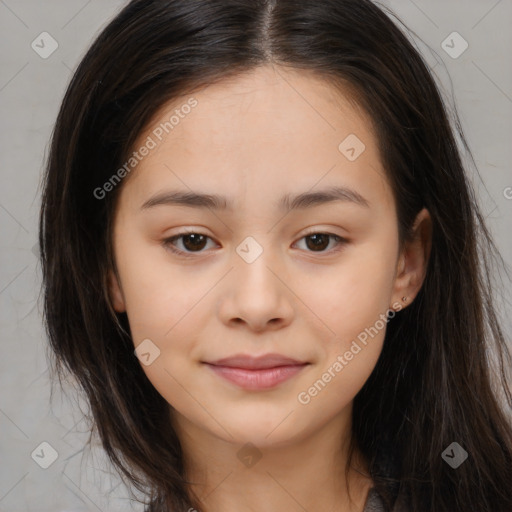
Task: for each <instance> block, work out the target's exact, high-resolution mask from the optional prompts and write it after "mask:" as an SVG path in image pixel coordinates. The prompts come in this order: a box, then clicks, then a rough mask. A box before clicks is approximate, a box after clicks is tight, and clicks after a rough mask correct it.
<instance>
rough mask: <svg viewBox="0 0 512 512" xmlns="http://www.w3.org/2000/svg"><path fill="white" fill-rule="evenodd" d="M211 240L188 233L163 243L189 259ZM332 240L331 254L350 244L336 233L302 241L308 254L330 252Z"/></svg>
mask: <svg viewBox="0 0 512 512" xmlns="http://www.w3.org/2000/svg"><path fill="white" fill-rule="evenodd" d="M208 239H210V240H211V238H210V237H209V236H207V235H204V234H202V233H196V232H194V231H186V232H183V233H178V234H177V235H174V236H172V237H170V238H166V239H165V240H163V241H162V244H163V246H164V247H165V248H167V249H169V250H170V251H172V252H174V253H176V254H179V255H182V256H185V257H189V256H190V255H191V254H192V253H201V252H204V251H203V249H204V248H205V246H206V242H207V240H208ZM330 239H334V240H335V247H336V248H335V249H332V251H331V252H337V251H339V250H341V249H342V247H343V246H344V245H346V244H347V243H348V240H346V239H345V238H342V237H340V236H338V235H335V234H334V233H322V232H316V231H314V232H311V233H308V234H307V235H305V236H303V237H302V238H301V239H300V241H302V240H306V247H307V249H306V250H307V252H322V253H323V252H330V251H326V250H325V249H326V248H327V247H328V246H329V243H330ZM180 240H181V241H182V244H183V247H184V249H180V248H177V247H176V245H175V242H176V241H180Z"/></svg>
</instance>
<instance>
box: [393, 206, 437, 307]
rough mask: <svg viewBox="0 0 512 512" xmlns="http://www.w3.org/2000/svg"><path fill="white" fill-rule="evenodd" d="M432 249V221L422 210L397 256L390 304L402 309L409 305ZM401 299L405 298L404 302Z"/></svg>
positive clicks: (424, 273)
mask: <svg viewBox="0 0 512 512" xmlns="http://www.w3.org/2000/svg"><path fill="white" fill-rule="evenodd" d="M431 248H432V219H431V217H430V213H429V212H428V210H427V209H426V208H423V209H422V210H421V211H420V212H419V213H418V215H417V216H416V219H415V221H414V224H413V237H412V240H410V241H409V242H406V243H405V246H404V248H403V250H402V252H401V254H400V255H399V258H398V264H397V270H396V277H395V284H394V287H393V295H392V301H393V302H392V303H393V304H394V303H395V302H398V303H399V304H402V306H403V307H405V306H407V305H408V304H410V303H411V302H412V301H413V300H414V298H415V297H416V295H417V294H418V292H419V291H420V289H421V286H422V284H423V281H424V280H425V276H426V273H427V265H428V260H429V257H430V251H431ZM402 297H407V301H406V302H404V301H403V300H402Z"/></svg>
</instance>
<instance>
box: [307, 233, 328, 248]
mask: <svg viewBox="0 0 512 512" xmlns="http://www.w3.org/2000/svg"><path fill="white" fill-rule="evenodd" d="M305 238H306V241H307V240H309V241H311V243H307V242H306V245H307V247H308V249H311V250H312V251H323V250H324V249H325V248H326V247H328V245H329V238H330V235H326V234H325V233H315V234H313V235H308V236H306V237H305Z"/></svg>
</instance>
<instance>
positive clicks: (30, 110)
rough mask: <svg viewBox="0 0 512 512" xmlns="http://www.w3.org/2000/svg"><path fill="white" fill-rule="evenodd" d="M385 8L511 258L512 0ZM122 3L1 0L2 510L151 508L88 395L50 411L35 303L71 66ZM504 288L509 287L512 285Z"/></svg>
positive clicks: (60, 399)
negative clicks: (50, 158)
mask: <svg viewBox="0 0 512 512" xmlns="http://www.w3.org/2000/svg"><path fill="white" fill-rule="evenodd" d="M382 3H383V4H384V5H387V6H389V7H391V8H392V9H393V10H394V11H395V12H396V13H397V14H398V15H399V16H400V17H401V18H402V20H403V21H404V22H405V23H406V24H407V25H408V26H409V28H410V29H411V30H412V31H414V32H415V33H416V34H417V36H418V38H419V39H415V41H416V44H417V45H418V47H419V49H420V50H421V51H422V53H423V54H424V55H425V57H426V59H427V61H428V63H429V65H430V66H431V68H432V69H433V70H434V73H435V74H436V75H437V77H438V80H439V82H440V84H441V86H442V88H443V90H444V91H445V94H446V95H447V98H448V101H449V102H450V103H452V104H453V103H454V102H455V105H456V106H457V108H458V111H459V115H460V118H461V121H462V125H463V128H464V131H465V133H466V136H467V139H468V142H469V144H470V146H471V148H472V151H473V154H474V157H475V160H476V164H477V168H478V172H479V174H478V173H477V171H476V170H475V169H473V168H471V167H470V168H469V170H468V173H469V175H470V176H471V179H472V181H473V183H474V186H475V189H476V190H477V192H478V196H479V200H480V202H481V205H482V209H483V212H484V214H485V216H486V218H487V221H488V225H489V227H490V228H491V231H492V233H493V234H494V236H495V239H496V242H497V245H498V248H499V249H500V250H501V252H502V254H503V256H504V257H505V259H506V261H507V263H508V264H509V265H510V264H511V263H512V250H511V249H512V236H511V227H512V223H511V219H512V188H509V187H512V172H511V161H512V158H511V147H512V144H511V142H512V136H511V135H512V123H511V119H512V116H511V113H512V70H511V66H510V55H511V49H512V44H511V43H512V31H511V30H510V27H511V26H512V2H511V0H500V1H497V0H466V1H462V0H461V1H455V0H451V1H446V0H437V1H431V0H430V1H427V0H414V1H413V0H392V1H384V2H382ZM124 4H125V2H124V1H120V0H101V1H100V0H89V1H87V0H66V1H64V0H51V1H44V2H41V1H37V0H0V28H1V37H2V39H3V41H2V45H1V50H0V51H1V63H2V67H1V77H0V104H1V108H2V116H1V119H0V123H1V125H2V127H1V133H2V136H1V139H0V144H1V148H0V158H1V173H2V186H1V192H0V225H1V229H2V238H1V251H0V258H1V265H0V269H1V270H0V301H1V313H0V314H1V316H0V329H1V349H2V357H1V358H0V372H1V373H0V390H1V391H0V393H1V395H0V432H1V437H0V511H8V512H14V511H41V512H43V511H52V512H55V511H59V512H63V511H67V512H70V511H86V510H91V511H98V510H102V511H106V510H109V511H114V510H142V507H141V506H140V505H130V501H129V499H128V493H127V489H126V487H125V486H124V484H123V483H122V482H121V480H120V479H119V477H118V476H116V475H115V474H113V473H111V468H109V466H108V465H107V464H106V463H105V459H104V457H103V455H102V451H101V450H100V449H98V448H97V443H96V444H95V445H94V446H96V448H94V449H93V450H92V451H89V450H86V451H84V450H83V446H84V443H85V441H86V440H87V437H88V425H87V424H86V422H85V421H84V420H83V415H82V413H81V411H80V408H81V410H82V411H86V410H87V405H86V404H85V403H83V402H82V401H81V400H79V401H80V408H79V407H77V405H76V402H74V401H73V400H70V399H69V398H68V397H67V396H65V395H64V396H62V395H60V394H58V393H57V396H56V398H55V399H54V402H53V407H52V408H50V403H49V398H50V383H49V381H48V371H47V364H46V357H45V345H46V341H45V336H44V332H43V329H42V324H41V312H40V311H41V304H40V302H39V303H38V293H39V287H40V268H39V266H38V261H37V244H36V242H37V221H38V209H39V205H40V197H39V194H40V189H39V185H40V177H41V171H42V168H43V161H44V157H45V155H46V152H47V144H48V140H49V137H50V134H51V130H52V127H53V123H54V120H55V117H56V115H57V111H58V108H59V104H60V101H61V99H62V96H63V93H64V90H65V87H66V85H67V83H68V81H69V80H70V78H71V75H72V70H74V69H75V67H76V66H77V64H78V62H79V60H80V58H81V57H82V56H83V55H84V52H85V50H86V49H87V47H88V46H89V45H90V43H91V42H92V39H93V38H94V37H95V36H96V35H97V34H98V33H99V32H100V30H101V29H102V27H104V26H105V25H106V23H107V22H108V20H109V19H110V18H111V16H113V15H114V14H115V13H116V12H117V11H118V10H119V9H120V8H121V7H122V6H123V5H124ZM454 31H456V32H458V33H459V34H460V35H461V36H462V37H463V38H464V40H466V41H467V43H468V45H469V46H468V48H467V50H466V51H465V52H464V53H462V54H461V55H460V56H459V57H457V58H452V57H451V56H450V55H448V53H447V52H446V51H445V50H444V49H443V47H442V46H441V43H442V42H443V41H444V40H445V39H446V38H447V36H448V35H449V34H451V33H452V32H454ZM42 32H48V33H49V34H51V36H52V37H53V38H54V39H55V40H56V41H57V43H58V48H57V50H56V51H55V52H54V53H53V54H52V55H50V56H49V57H48V58H46V59H43V58H41V57H40V56H39V55H38V54H37V53H36V51H34V49H33V48H32V47H31V44H32V42H33V41H34V40H36V42H37V41H39V40H40V39H38V36H39V35H40V34H41V33H42ZM461 43H462V41H461V40H458V39H454V42H453V43H452V42H451V40H450V39H448V44H450V46H453V48H452V49H451V51H452V53H453V52H457V51H460V49H461V48H462V47H461ZM46 48H48V46H46ZM452 93H453V94H454V98H453V97H452ZM505 292H506V293H507V294H510V290H509V289H506V290H505ZM508 308H510V303H509V304H508ZM510 313H511V311H510V310H508V311H507V309H506V306H505V304H503V305H502V310H501V315H502V318H503V321H504V326H505V329H506V331H507V332H508V333H511V332H512V328H511V322H510V317H511V315H510ZM509 339H510V336H509ZM57 391H58V389H57ZM70 396H71V398H72V397H73V395H70ZM42 442H47V443H49V444H50V445H51V446H52V447H53V448H54V449H55V450H56V452H57V453H58V457H57V459H56V460H55V462H54V463H53V464H52V465H51V466H50V467H48V468H47V469H43V468H42V467H40V466H39V465H38V464H36V462H35V460H43V459H45V458H46V459H45V460H48V459H47V458H48V457H49V456H50V455H49V454H50V450H49V449H48V448H46V447H45V446H43V447H42V449H43V452H44V457H42V453H43V452H41V447H40V444H41V443H42ZM34 450H36V451H35V452H34ZM37 453H39V455H40V457H39V459H38V458H37V455H36V454H37ZM32 454H33V457H32ZM108 495H109V496H110V498H109V497H108ZM132 507H133V508H132Z"/></svg>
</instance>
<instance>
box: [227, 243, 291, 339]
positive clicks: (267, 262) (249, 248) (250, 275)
mask: <svg viewBox="0 0 512 512" xmlns="http://www.w3.org/2000/svg"><path fill="white" fill-rule="evenodd" d="M258 239H259V240H258ZM270 243H271V236H269V235H268V233H267V235H258V234H255V235H250V236H247V237H246V238H245V239H243V240H242V241H241V242H240V243H239V244H238V246H236V247H235V251H236V255H235V260H234V269H233V273H232V275H231V278H230V280H229V285H228V288H229V292H228V293H227V294H226V295H225V296H224V299H223V300H222V305H221V315H222V317H223V320H224V322H230V321H233V320H234V321H236V322H240V320H243V321H244V322H245V323H246V324H248V325H249V326H250V327H251V328H253V329H254V330H261V329H263V328H264V327H265V325H267V324H269V323H270V322H271V321H272V325H274V324H275V323H276V321H277V320H280V322H279V324H280V325H281V324H282V323H283V322H284V323H288V321H289V320H290V317H291V314H292V311H293V309H292V305H291V303H290V300H289V297H288V294H287V292H286V290H287V288H286V286H285V285H284V284H283V281H285V279H283V280H281V279H279V278H278V277H277V276H278V275H279V272H280V270H279V269H281V268H282V265H281V263H282V262H281V261H280V259H279V257H278V251H276V249H275V248H272V247H269V246H268V245H269V244H270Z"/></svg>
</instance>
